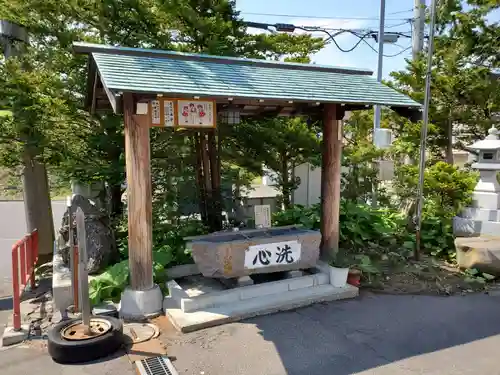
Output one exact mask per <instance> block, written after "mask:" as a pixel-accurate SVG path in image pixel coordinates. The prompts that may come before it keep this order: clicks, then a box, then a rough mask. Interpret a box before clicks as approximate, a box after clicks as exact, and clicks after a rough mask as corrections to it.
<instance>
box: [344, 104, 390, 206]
mask: <svg viewBox="0 0 500 375" xmlns="http://www.w3.org/2000/svg"><path fill="white" fill-rule="evenodd" d="M372 129H373V111H359V112H354V113H353V114H352V115H351V116H350V118H349V119H348V120H347V121H346V122H345V125H344V134H345V135H344V140H345V146H344V148H343V153H342V167H344V168H345V169H346V170H345V171H344V172H342V185H341V186H342V197H343V198H344V199H347V200H351V201H354V202H367V201H368V200H371V198H372V191H373V188H374V187H375V188H377V202H378V204H379V205H382V206H383V205H384V204H387V203H388V201H387V198H386V194H385V193H384V191H383V190H382V189H381V188H380V180H379V175H378V169H377V168H376V165H375V164H374V161H376V160H380V159H382V158H383V157H384V154H385V152H384V150H381V149H377V148H376V147H375V146H374V145H373V141H372V137H371V133H372Z"/></svg>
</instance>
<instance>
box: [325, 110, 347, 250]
mask: <svg viewBox="0 0 500 375" xmlns="http://www.w3.org/2000/svg"><path fill="white" fill-rule="evenodd" d="M323 111H324V112H323V150H322V163H321V224H320V229H321V257H322V258H323V259H331V258H332V257H333V256H334V255H335V254H336V253H337V251H338V249H339V234H340V233H339V214H340V177H341V157H342V122H341V121H340V119H342V118H343V110H342V109H341V108H340V106H339V105H337V104H325V107H324V110H323Z"/></svg>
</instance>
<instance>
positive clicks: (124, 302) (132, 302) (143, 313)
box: [119, 285, 163, 320]
mask: <svg viewBox="0 0 500 375" xmlns="http://www.w3.org/2000/svg"><path fill="white" fill-rule="evenodd" d="M162 301H163V294H162V292H161V289H160V287H159V286H158V285H154V286H153V287H152V288H151V289H148V290H133V289H130V288H126V289H125V291H124V292H123V293H122V298H121V301H120V309H119V314H120V317H121V318H123V319H127V320H144V319H149V318H154V317H156V316H158V315H160V314H161V312H162Z"/></svg>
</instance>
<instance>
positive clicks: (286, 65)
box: [73, 42, 373, 75]
mask: <svg viewBox="0 0 500 375" xmlns="http://www.w3.org/2000/svg"><path fill="white" fill-rule="evenodd" d="M73 50H74V51H75V53H79V54H94V53H101V54H108V55H128V56H144V57H153V58H170V59H176V60H186V61H207V62H214V63H218V64H232V65H250V66H260V67H266V68H273V69H290V70H310V71H324V72H331V73H343V74H352V75H372V74H373V71H371V70H367V69H360V68H348V67H337V66H329V65H316V64H303V63H294V62H283V61H272V60H264V59H262V60H260V59H249V58H245V57H228V56H214V55H206V54H196V53H186V52H177V51H166V50H159V49H143V48H132V47H121V46H110V45H104V44H94V43H84V42H76V43H73Z"/></svg>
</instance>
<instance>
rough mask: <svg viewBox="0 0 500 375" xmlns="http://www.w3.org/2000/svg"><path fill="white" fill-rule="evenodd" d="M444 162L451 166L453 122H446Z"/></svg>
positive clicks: (449, 120)
mask: <svg viewBox="0 0 500 375" xmlns="http://www.w3.org/2000/svg"><path fill="white" fill-rule="evenodd" d="M446 162H447V163H448V164H453V121H452V120H451V118H448V120H447V121H446Z"/></svg>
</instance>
